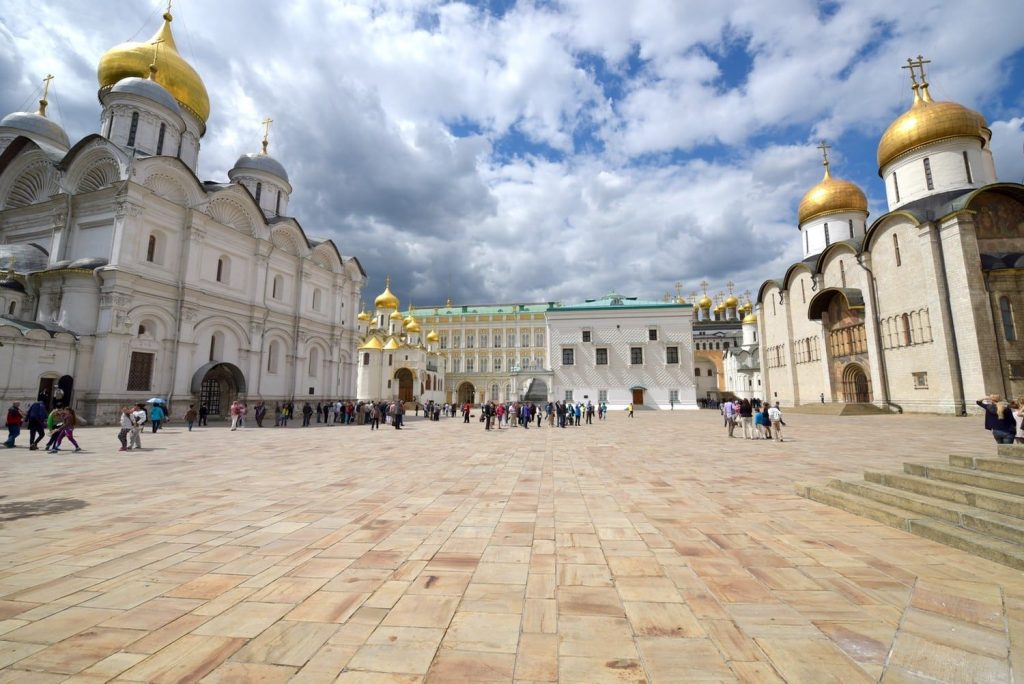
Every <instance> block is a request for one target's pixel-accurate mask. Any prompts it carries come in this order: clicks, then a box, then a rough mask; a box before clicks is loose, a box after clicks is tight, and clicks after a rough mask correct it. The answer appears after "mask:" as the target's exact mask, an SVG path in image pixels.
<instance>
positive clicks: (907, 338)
mask: <svg viewBox="0 0 1024 684" xmlns="http://www.w3.org/2000/svg"><path fill="white" fill-rule="evenodd" d="M900 323H901V324H902V325H903V345H904V346H910V344H911V342H913V340H914V334H913V332H912V331H911V329H910V316H909V315H907V314H903V315H902V316H900Z"/></svg>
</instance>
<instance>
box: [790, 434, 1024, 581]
mask: <svg viewBox="0 0 1024 684" xmlns="http://www.w3.org/2000/svg"><path fill="white" fill-rule="evenodd" d="M797 493H798V494H799V495H800V496H803V497H806V498H808V499H813V500H814V501H818V502H820V503H824V504H828V505H830V506H835V507H836V508H841V509H843V510H844V511H849V512H850V513H854V514H856V515H861V516H864V517H866V518H871V519H872V520H877V521H879V522H882V523H885V524H886V525H891V526H892V527H898V528H900V529H902V530H906V531H907V532H912V533H914V534H916V535H918V536H921V537H927V538H928V539H933V540H935V541H938V542H941V543H943V544H947V545H949V546H953V547H955V548H958V549H961V550H963V551H967V552H968V553H971V554H974V555H976V556H981V557H982V558H987V559H989V560H992V561H995V562H997V563H1002V564H1003V565H1008V566H1010V567H1013V568H1017V569H1020V570H1024V447H1022V446H1016V445H1000V446H999V447H998V450H997V453H996V456H995V457H980V456H955V455H951V456H950V457H949V464H948V465H944V464H917V463H904V464H903V472H902V473H886V472H878V471H872V470H869V471H867V472H865V473H864V481H863V482H848V481H844V480H830V481H829V482H828V484H826V485H808V484H798V485H797Z"/></svg>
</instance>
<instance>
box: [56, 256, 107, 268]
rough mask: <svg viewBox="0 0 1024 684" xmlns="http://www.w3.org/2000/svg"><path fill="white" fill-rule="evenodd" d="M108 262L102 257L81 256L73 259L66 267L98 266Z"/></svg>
mask: <svg viewBox="0 0 1024 684" xmlns="http://www.w3.org/2000/svg"><path fill="white" fill-rule="evenodd" d="M109 263H110V262H109V261H108V260H106V259H104V258H103V257H82V258H81V259H75V260H74V261H72V262H71V263H69V264H68V265H67V267H68V268H100V267H102V266H106V265H107V264H109Z"/></svg>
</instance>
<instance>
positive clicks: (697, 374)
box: [693, 368, 700, 378]
mask: <svg viewBox="0 0 1024 684" xmlns="http://www.w3.org/2000/svg"><path fill="white" fill-rule="evenodd" d="M693 374H694V375H696V376H697V377H698V378H699V377H700V368H694V369H693Z"/></svg>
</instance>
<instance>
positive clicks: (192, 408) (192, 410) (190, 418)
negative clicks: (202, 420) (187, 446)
mask: <svg viewBox="0 0 1024 684" xmlns="http://www.w3.org/2000/svg"><path fill="white" fill-rule="evenodd" d="M198 416H199V412H198V411H196V405H195V404H189V405H188V411H185V424H186V425H188V431H189V432H192V426H193V425H194V424H195V422H196V418H197V417H198Z"/></svg>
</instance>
